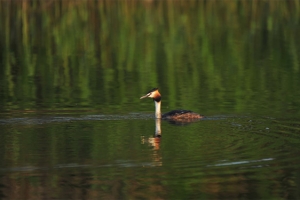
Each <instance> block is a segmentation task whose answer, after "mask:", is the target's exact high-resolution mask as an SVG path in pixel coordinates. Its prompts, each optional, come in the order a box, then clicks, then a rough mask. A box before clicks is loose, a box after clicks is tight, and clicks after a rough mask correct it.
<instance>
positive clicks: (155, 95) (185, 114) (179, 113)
mask: <svg viewBox="0 0 300 200" xmlns="http://www.w3.org/2000/svg"><path fill="white" fill-rule="evenodd" d="M146 97H149V98H152V99H153V101H154V103H155V118H157V119H160V118H162V119H171V120H184V119H200V118H203V116H201V115H199V114H198V113H194V112H192V111H190V110H172V111H170V112H168V113H165V114H163V115H161V111H160V108H161V95H160V93H159V91H158V88H153V89H152V90H150V91H149V92H147V94H146V95H144V96H142V97H141V98H140V99H144V98H146Z"/></svg>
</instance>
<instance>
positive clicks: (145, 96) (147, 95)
mask: <svg viewBox="0 0 300 200" xmlns="http://www.w3.org/2000/svg"><path fill="white" fill-rule="evenodd" d="M149 96H150V93H148V94H146V95H144V96H142V97H141V98H140V99H144V98H147V97H149Z"/></svg>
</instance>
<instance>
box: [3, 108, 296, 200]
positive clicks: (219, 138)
mask: <svg viewBox="0 0 300 200" xmlns="http://www.w3.org/2000/svg"><path fill="white" fill-rule="evenodd" d="M147 116H150V115H148V114H147V115H144V114H141V113H140V114H138V113H136V114H130V115H124V116H123V115H122V116H117V115H116V116H114V117H112V115H107V116H105V115H84V114H81V115H79V116H76V115H75V116H39V117H34V116H32V117H20V118H16V119H14V118H8V119H3V118H2V119H1V124H0V126H1V130H2V132H1V135H0V142H1V145H0V152H2V153H1V157H0V185H1V187H0V194H1V196H2V197H5V198H9V199H24V197H25V199H34V198H36V199H41V198H63V199H74V198H75V199H79V198H81V199H94V198H105V199H122V198H129V199H136V198H151V199H154V198H162V199H177V198H180V199H184V198H186V197H187V196H188V198H204V199H207V198H218V199H234V198H239V197H240V196H243V197H244V198H255V199H256V198H268V199H270V198H272V199H273V198H292V199H295V198H297V196H298V192H297V191H298V189H297V188H298V187H299V185H300V182H299V180H298V179H297V177H298V176H299V174H300V171H299V168H300V159H299V156H298V155H299V153H300V148H299V143H300V137H299V134H298V128H297V127H298V125H299V123H298V120H296V119H294V120H290V119H288V120H285V119H280V120H279V119H274V118H255V117H249V116H248V117H247V116H241V117H239V116H225V115H223V116H221V117H220V116H210V117H207V118H206V120H201V121H198V122H195V123H190V124H189V125H187V126H178V125H174V124H171V123H168V121H161V120H160V119H153V115H152V114H151V117H150V118H149V117H147ZM106 117H107V119H106V120H104V119H105V118H106ZM139 117H140V118H139ZM39 118H40V119H41V121H38V120H37V119H39ZM21 119H23V120H24V121H25V123H22V120H21ZM29 122H30V123H29ZM162 132H164V134H163V136H162ZM171 191H172V192H171Z"/></svg>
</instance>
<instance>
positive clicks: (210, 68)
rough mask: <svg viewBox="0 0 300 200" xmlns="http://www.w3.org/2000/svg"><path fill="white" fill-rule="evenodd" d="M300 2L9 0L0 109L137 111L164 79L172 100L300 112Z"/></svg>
mask: <svg viewBox="0 0 300 200" xmlns="http://www.w3.org/2000/svg"><path fill="white" fill-rule="evenodd" d="M299 7H300V5H299V2H298V1H218V2H215V1H189V2H188V3H187V2H186V1H183V0H182V1H88V0H86V1H85V0H83V1H75V2H73V1H50V2H46V1H45V2H44V1H18V2H16V1H1V2H0V11H1V14H0V15H1V19H0V23H1V26H0V36H1V37H0V44H1V45H2V50H1V67H0V70H1V74H0V78H1V79H0V86H1V87H0V99H1V100H0V101H1V104H0V109H1V110H2V111H12V110H23V111H24V110H30V111H31V110H39V109H46V110H49V109H54V110H61V109H67V110H70V109H101V111H102V112H106V113H110V112H112V110H113V112H121V111H123V112H130V111H137V110H139V109H140V108H139V107H138V106H136V105H134V103H137V102H139V101H138V98H135V97H138V96H140V94H143V93H144V92H145V91H147V90H149V88H151V87H154V86H155V87H156V86H157V87H160V88H161V90H162V91H163V95H164V102H165V103H164V105H165V108H167V107H170V108H177V107H184V108H187V109H193V110H196V111H199V112H201V113H204V114H222V113H245V112H253V113H273V114H274V113H276V114H278V115H280V114H288V113H292V114H299V111H298V110H299V109H296V108H297V107H299V105H300V102H299V99H300V98H299V97H300V88H299V85H300V79H299V77H300V76H299V75H300V74H299V46H300V44H299V40H298V36H299V28H298V26H299V13H300V11H299V10H300V9H299ZM134 98H135V99H134ZM131 103H132V104H131ZM109 106H113V107H109ZM149 110H150V108H149Z"/></svg>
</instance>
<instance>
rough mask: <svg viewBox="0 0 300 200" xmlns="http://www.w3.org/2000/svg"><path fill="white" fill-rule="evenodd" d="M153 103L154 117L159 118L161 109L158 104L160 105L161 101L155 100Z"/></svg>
mask: <svg viewBox="0 0 300 200" xmlns="http://www.w3.org/2000/svg"><path fill="white" fill-rule="evenodd" d="M154 103H155V118H156V119H160V118H161V111H160V105H161V101H159V102H156V101H154Z"/></svg>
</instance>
